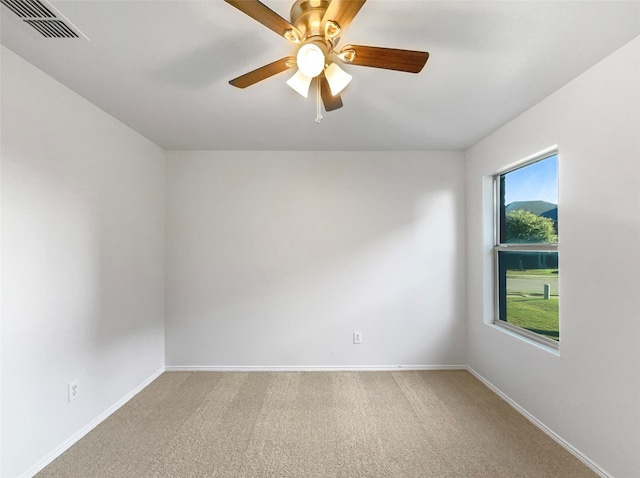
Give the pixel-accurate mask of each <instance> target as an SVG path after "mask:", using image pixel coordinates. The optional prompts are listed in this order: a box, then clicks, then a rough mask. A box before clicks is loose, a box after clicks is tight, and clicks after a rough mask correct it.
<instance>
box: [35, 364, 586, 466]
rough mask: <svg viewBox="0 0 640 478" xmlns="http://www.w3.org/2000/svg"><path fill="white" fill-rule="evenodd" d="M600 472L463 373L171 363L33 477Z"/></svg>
mask: <svg viewBox="0 0 640 478" xmlns="http://www.w3.org/2000/svg"><path fill="white" fill-rule="evenodd" d="M37 476H38V477H39V478H45V477H81V478H91V477H114V478H125V477H216V478H236V477H238V478H239V477H243V478H254V477H255V478H262V477H264V478H266V477H270V478H271V477H273V478H284V477H291V478H307V477H318V478H320V477H322V478H326V477H329V478H331V477H341V478H360V477H376V478H378V477H379V478H404V477H407V478H408V477H411V478H427V477H438V478H443V477H491V478H502V477H504V478H516V477H532V478H534V477H535V478H544V477H558V478H578V477H594V476H596V475H595V474H594V473H593V472H591V471H590V470H589V469H588V468H587V467H585V466H584V465H583V464H582V463H580V462H579V461H578V460H577V459H576V458H574V457H573V456H571V455H570V454H569V453H568V452H567V451H565V450H564V449H563V448H561V447H560V446H559V445H557V444H556V443H555V442H554V441H553V440H551V439H550V438H548V437H547V436H546V435H544V434H543V433H542V432H541V431H540V430H538V429H537V428H536V427H534V426H533V425H532V424H531V423H529V422H528V421H527V420H526V419H525V418H523V417H522V416H521V415H519V414H518V413H517V412H516V411H515V410H513V409H512V408H511V407H510V406H509V405H508V404H507V403H505V402H504V401H503V400H501V399H500V398H499V397H498V396H496V395H495V394H494V393H493V392H491V391H490V390H489V389H487V388H486V387H485V386H484V385H482V384H481V383H480V382H479V381H478V380H477V379H475V378H474V377H473V376H472V375H471V374H469V373H468V372H466V371H428V372H422V371H421V372H412V371H406V372H277V373H275V372H273V373H272V372H253V373H231V372H222V373H220V372H169V373H165V374H163V375H162V376H160V377H159V378H158V379H157V380H155V381H154V382H153V383H152V384H151V385H149V386H148V387H147V388H146V389H144V390H143V391H142V392H140V393H139V394H138V395H137V396H136V397H135V398H134V399H132V400H131V401H130V402H129V403H127V404H126V405H125V406H124V407H122V408H121V409H120V410H118V411H117V412H116V413H115V414H113V415H112V416H111V417H109V418H108V419H107V420H105V421H104V422H103V423H102V424H101V425H99V426H98V427H96V428H95V429H94V430H93V431H92V432H91V433H89V434H88V435H87V436H86V437H84V438H83V439H82V440H80V441H79V442H78V443H77V444H75V445H74V446H73V447H71V448H70V449H69V450H68V451H67V452H66V453H64V454H63V455H62V456H60V457H59V458H58V459H57V460H55V461H54V462H53V463H52V464H51V465H49V466H48V467H47V468H45V469H44V470H43V471H42V472H41V473H39V474H38V475H37Z"/></svg>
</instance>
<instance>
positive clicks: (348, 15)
mask: <svg viewBox="0 0 640 478" xmlns="http://www.w3.org/2000/svg"><path fill="white" fill-rule="evenodd" d="M366 1H367V0H331V3H330V4H329V8H327V11H326V12H325V13H324V17H322V27H323V28H324V24H325V23H326V22H327V20H331V21H333V22H336V23H337V24H338V25H339V26H340V30H341V31H342V33H344V31H345V30H346V29H347V27H348V26H349V25H351V22H352V21H353V19H354V18H355V16H356V15H357V14H358V12H359V11H360V9H361V8H362V5H364V2H366Z"/></svg>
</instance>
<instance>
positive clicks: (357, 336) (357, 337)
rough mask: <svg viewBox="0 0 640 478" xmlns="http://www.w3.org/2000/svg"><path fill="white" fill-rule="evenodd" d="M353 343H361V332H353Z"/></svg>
mask: <svg viewBox="0 0 640 478" xmlns="http://www.w3.org/2000/svg"><path fill="white" fill-rule="evenodd" d="M353 343H354V344H361V343H362V332H354V333H353Z"/></svg>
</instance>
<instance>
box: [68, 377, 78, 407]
mask: <svg viewBox="0 0 640 478" xmlns="http://www.w3.org/2000/svg"><path fill="white" fill-rule="evenodd" d="M78 395H80V380H74V381H73V382H70V383H69V401H70V402H71V401H73V400H75V399H76V398H78Z"/></svg>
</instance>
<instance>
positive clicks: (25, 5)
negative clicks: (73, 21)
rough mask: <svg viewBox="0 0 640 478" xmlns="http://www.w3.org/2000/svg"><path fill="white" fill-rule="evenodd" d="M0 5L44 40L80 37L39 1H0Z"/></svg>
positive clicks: (53, 9)
mask: <svg viewBox="0 0 640 478" xmlns="http://www.w3.org/2000/svg"><path fill="white" fill-rule="evenodd" d="M0 3H2V4H3V5H4V6H5V7H7V8H8V9H9V10H11V11H12V12H13V13H15V14H16V15H18V17H20V19H21V20H22V21H24V22H25V23H26V24H27V25H30V26H32V27H33V28H34V29H35V30H36V31H37V32H38V33H40V34H41V35H42V36H44V37H46V38H79V37H80V35H78V33H77V32H76V31H75V29H74V28H73V27H72V26H71V25H70V24H68V23H67V22H65V20H66V19H64V18H63V19H61V18H59V17H58V15H56V13H54V12H55V8H53V7H51V6H47V5H45V4H44V3H43V2H41V1H40V0H0ZM60 16H62V15H60ZM83 36H84V35H83Z"/></svg>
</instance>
